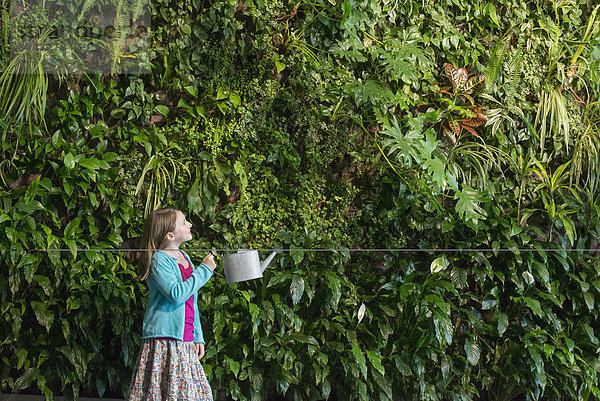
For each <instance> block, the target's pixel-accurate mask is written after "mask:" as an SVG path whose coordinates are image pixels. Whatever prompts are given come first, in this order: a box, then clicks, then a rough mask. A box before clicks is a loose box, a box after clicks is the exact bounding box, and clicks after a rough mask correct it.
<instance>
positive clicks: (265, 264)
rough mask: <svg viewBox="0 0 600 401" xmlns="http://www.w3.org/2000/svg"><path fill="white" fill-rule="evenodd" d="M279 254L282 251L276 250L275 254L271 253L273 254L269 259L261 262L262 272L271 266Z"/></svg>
mask: <svg viewBox="0 0 600 401" xmlns="http://www.w3.org/2000/svg"><path fill="white" fill-rule="evenodd" d="M279 252H281V249H275V250H274V251H273V252H271V254H270V255H269V256H267V258H266V259H265V260H264V261H262V262H261V264H260V270H261V272H263V273H264V271H265V269H266V268H267V266H269V263H271V261H272V260H273V258H274V257H275V255H277V254H278V253H279Z"/></svg>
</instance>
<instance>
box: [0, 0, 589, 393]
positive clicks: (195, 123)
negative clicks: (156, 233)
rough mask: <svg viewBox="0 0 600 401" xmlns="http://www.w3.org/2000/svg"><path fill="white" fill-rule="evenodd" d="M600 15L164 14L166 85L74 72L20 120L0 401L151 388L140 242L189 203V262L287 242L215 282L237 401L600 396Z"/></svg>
mask: <svg viewBox="0 0 600 401" xmlns="http://www.w3.org/2000/svg"><path fill="white" fill-rule="evenodd" d="M2 7H3V12H4V11H6V10H8V9H7V7H8V2H3V3H2ZM90 10H92V11H90V12H94V11H93V10H94V7H91V8H90ZM596 12H597V7H596V6H595V5H594V4H592V3H591V2H586V1H581V0H574V1H570V2H550V1H545V2H543V1H534V2H524V1H517V0H511V1H508V2H497V1H474V2H471V3H469V4H467V3H464V2H458V1H450V0H447V1H441V2H431V1H419V2H414V1H404V2H401V1H394V0H383V1H379V2H373V1H349V0H347V1H339V0H317V1H314V2H308V3H292V2H286V1H268V2H267V1H215V2H208V1H197V0H189V1H188V0H180V1H168V0H155V1H153V2H152V36H151V38H152V68H151V72H150V73H148V74H120V75H119V74H93V73H90V74H71V75H69V74H67V75H66V77H65V78H63V77H61V79H60V80H58V79H57V77H56V76H54V75H49V76H48V79H49V81H48V88H47V95H46V96H47V99H46V102H47V103H46V104H47V107H46V110H45V114H44V120H45V124H40V123H37V122H36V121H33V120H32V121H22V118H21V117H20V116H16V115H13V114H11V113H10V112H8V113H6V115H5V117H4V118H3V120H1V121H0V134H1V135H2V143H1V154H2V156H1V159H0V174H1V180H0V191H1V200H0V229H1V232H3V233H5V235H4V236H0V269H1V270H0V271H1V272H2V274H1V275H0V304H1V307H0V309H1V318H0V320H1V324H0V338H1V339H2V340H0V358H1V360H2V363H1V364H0V373H1V375H0V391H2V392H14V393H18V392H25V393H36V392H38V393H41V394H44V395H45V396H46V398H47V399H52V398H53V396H56V395H59V394H61V395H62V394H64V395H65V396H67V397H68V398H78V397H81V396H97V395H100V396H107V397H108V396H116V397H120V396H122V394H124V393H125V392H126V390H127V386H128V385H129V380H130V378H131V373H132V369H133V367H134V365H135V361H136V356H137V352H138V350H139V346H140V344H141V340H140V333H141V319H142V317H143V312H144V304H145V299H146V296H147V291H146V288H145V285H144V283H141V282H139V281H138V280H137V278H136V271H135V266H134V264H133V259H134V252H133V251H130V249H134V248H135V247H136V246H137V239H138V238H139V236H140V231H141V227H142V224H143V219H144V215H145V214H146V213H147V212H148V211H149V210H151V209H152V208H154V207H158V206H166V205H173V206H176V207H179V208H180V209H181V210H183V211H184V213H186V215H187V216H188V218H189V220H190V221H191V222H192V223H193V225H194V229H193V230H194V240H192V241H190V242H189V243H187V244H186V245H187V247H188V249H191V250H196V249H210V248H213V247H214V248H219V249H222V248H228V249H238V248H253V249H265V250H266V249H272V248H275V247H279V248H282V249H285V250H286V251H285V252H283V253H282V254H281V255H279V256H277V257H276V259H275V260H274V261H273V263H272V265H271V267H269V268H268V269H267V270H266V271H265V276H264V278H263V279H261V280H255V281H251V282H244V283H238V284H234V285H227V284H226V283H225V281H224V280H223V279H221V278H219V277H215V278H214V279H213V280H211V281H210V282H209V283H208V284H207V285H206V286H205V287H204V288H203V289H202V290H201V293H200V300H199V302H200V310H201V314H202V322H203V327H204V328H205V329H204V330H205V337H206V339H207V354H206V356H205V357H204V359H203V365H204V368H205V370H206V372H207V374H208V378H209V381H210V384H211V386H212V388H213V390H214V392H215V395H216V394H217V393H219V394H220V396H225V397H231V398H233V399H235V400H272V399H276V397H277V396H281V397H285V399H288V400H292V399H293V400H298V401H300V400H327V399H329V400H346V399H347V400H354V399H356V400H507V401H508V400H522V399H526V400H593V399H597V398H599V397H600V384H599V378H598V374H599V372H600V363H599V362H598V358H599V357H600V355H599V350H600V341H599V338H598V328H599V327H600V326H599V325H600V321H599V317H598V308H597V302H598V301H599V300H600V298H599V297H600V280H599V279H598V276H599V273H600V263H599V262H598V259H597V254H598V239H599V238H600V202H599V201H598V196H599V195H600V193H599V192H600V191H599V188H600V187H599V185H598V179H599V170H598V166H599V165H598V162H597V160H598V149H599V148H600V136H599V125H598V121H599V120H598V116H599V114H598V113H599V110H598V105H597V101H598V94H597V88H598V85H599V82H600V81H598V74H597V71H596V70H597V65H598V57H597V56H598V55H597V53H598V52H597V47H598V46H597V42H598V40H597V38H598V37H599V36H600V33H599V24H600V22H599V21H598V20H596ZM3 18H9V16H8V15H7V13H6V12H4V13H3ZM3 21H4V20H3ZM3 23H4V22H3ZM3 26H5V25H3ZM2 32H5V31H2ZM3 40H4V42H3V47H2V49H6V48H7V46H8V45H7V43H8V42H6V40H7V36H6V34H5V35H4V36H3ZM580 46H581V48H580ZM3 55H4V59H3V64H2V65H3V66H6V65H7V63H6V61H7V57H8V54H7V53H6V51H5V50H3ZM575 55H578V56H577V57H575ZM447 63H449V64H452V65H453V66H454V67H455V70H457V71H459V69H460V68H463V67H464V68H466V74H467V76H469V77H473V76H478V75H485V82H484V84H483V85H480V86H479V87H478V88H473V90H472V91H467V90H462V92H461V91H458V90H456V89H457V88H456V87H455V88H454V89H453V86H452V79H448V78H449V77H448V76H447V75H446V72H445V71H446V69H445V67H444V65H445V64H447ZM594 68H595V69H596V70H595V69H594ZM458 74H462V72H459V73H458ZM461 79H462V78H461ZM455 82H456V81H455ZM0 84H2V82H1V80H0ZM463 89H464V88H463ZM442 90H443V91H444V92H443V91H442ZM459 92H461V93H459ZM471 100H472V101H471ZM471 106H481V111H480V112H481V113H483V114H484V115H485V116H486V118H487V123H486V125H485V126H473V128H472V129H473V130H474V131H475V133H476V135H474V134H472V133H471V132H469V131H468V130H466V129H464V128H463V129H462V130H461V133H460V135H455V134H454V133H453V132H452V129H451V124H452V120H461V121H462V122H463V125H466V126H468V127H470V125H469V124H470V122H469V120H472V119H473V118H475V115H474V114H473V113H474V112H473V108H472V107H471ZM3 115H4V114H3ZM366 249H370V250H371V251H369V252H365V251H361V250H366ZM190 253H191V256H192V260H193V261H195V262H196V263H198V262H199V261H200V260H201V259H202V257H203V255H204V253H203V252H196V251H191V252H190ZM263 256H266V254H265V255H263Z"/></svg>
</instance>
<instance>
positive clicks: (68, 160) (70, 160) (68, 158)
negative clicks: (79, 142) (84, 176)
mask: <svg viewBox="0 0 600 401" xmlns="http://www.w3.org/2000/svg"><path fill="white" fill-rule="evenodd" d="M63 162H64V163H65V166H66V167H67V168H68V169H71V168H73V167H75V158H74V157H73V155H72V154H71V152H69V153H67V154H66V155H65V158H64V160H63Z"/></svg>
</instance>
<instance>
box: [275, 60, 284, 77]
mask: <svg viewBox="0 0 600 401" xmlns="http://www.w3.org/2000/svg"><path fill="white" fill-rule="evenodd" d="M275 67H276V68H277V73H278V74H279V73H280V72H281V71H283V70H285V67H286V65H285V64H283V63H281V62H279V61H277V60H275Z"/></svg>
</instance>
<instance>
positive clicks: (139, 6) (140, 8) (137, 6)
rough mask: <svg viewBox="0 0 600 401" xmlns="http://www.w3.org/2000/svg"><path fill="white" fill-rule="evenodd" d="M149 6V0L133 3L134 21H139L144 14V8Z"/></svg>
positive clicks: (135, 0)
mask: <svg viewBox="0 0 600 401" xmlns="http://www.w3.org/2000/svg"><path fill="white" fill-rule="evenodd" d="M149 4H150V2H149V1H148V0H133V1H132V2H131V15H132V20H133V21H137V19H138V18H140V16H141V15H142V14H144V8H145V7H146V6H147V5H149Z"/></svg>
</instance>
